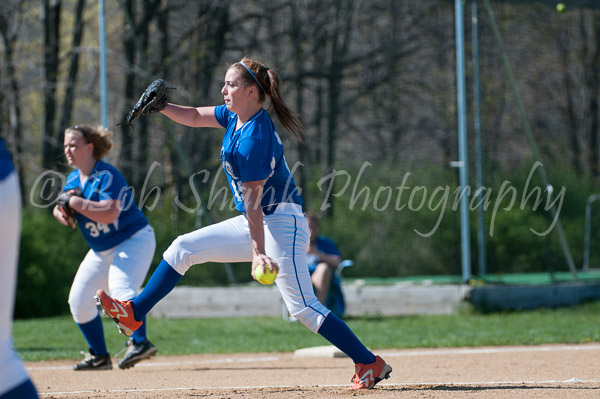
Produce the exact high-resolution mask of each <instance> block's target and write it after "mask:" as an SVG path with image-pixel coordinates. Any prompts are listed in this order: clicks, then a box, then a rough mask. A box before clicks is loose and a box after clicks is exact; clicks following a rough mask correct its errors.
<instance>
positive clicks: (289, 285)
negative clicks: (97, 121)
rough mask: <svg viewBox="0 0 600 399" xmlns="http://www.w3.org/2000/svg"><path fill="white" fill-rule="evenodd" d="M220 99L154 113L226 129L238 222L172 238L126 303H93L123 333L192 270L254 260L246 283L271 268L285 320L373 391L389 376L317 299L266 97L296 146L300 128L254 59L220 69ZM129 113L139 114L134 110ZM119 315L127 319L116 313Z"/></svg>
mask: <svg viewBox="0 0 600 399" xmlns="http://www.w3.org/2000/svg"><path fill="white" fill-rule="evenodd" d="M221 94H222V95H223V97H224V101H225V104H224V105H220V106H213V107H198V108H196V107H190V106H180V105H175V104H167V103H166V102H165V105H164V109H162V110H159V111H160V112H162V113H163V114H164V115H166V116H167V117H169V118H170V119H172V120H173V121H175V122H177V123H180V124H182V125H186V126H191V127H213V128H224V129H225V135H224V136H223V143H222V147H221V154H220V159H221V164H222V166H223V169H224V170H225V173H226V175H227V179H228V181H229V185H230V188H231V190H232V192H233V197H234V200H235V205H236V209H237V210H238V211H240V213H241V215H239V216H236V217H233V218H231V219H228V220H225V221H223V222H220V223H217V224H214V225H211V226H207V227H204V228H202V229H200V230H196V231H193V232H191V233H188V234H185V235H182V236H179V237H178V238H177V239H176V240H175V241H174V242H173V243H172V244H171V246H170V247H169V248H168V249H167V250H166V251H165V253H164V255H163V261H162V262H161V263H160V264H159V266H158V268H157V269H156V271H155V272H154V274H153V275H152V276H151V278H150V280H149V281H148V284H147V285H146V287H145V288H144V290H143V291H142V292H141V293H140V295H138V296H137V297H136V298H135V299H133V300H132V301H128V302H124V301H120V300H116V299H113V298H111V297H110V296H108V295H107V294H106V293H105V292H104V291H102V290H99V291H98V294H97V300H98V303H99V304H101V305H102V307H103V308H104V311H105V312H106V313H107V314H108V316H109V317H111V318H112V319H113V321H115V322H116V323H117V326H118V327H119V329H120V330H121V332H123V333H125V334H126V335H128V334H130V333H132V332H133V331H134V330H136V328H138V326H139V324H140V321H141V320H142V319H143V318H144V317H145V316H146V314H147V313H148V312H149V311H150V309H151V308H152V307H153V306H154V305H155V304H156V303H157V302H159V301H160V300H161V299H162V298H163V297H165V296H166V295H167V294H168V293H169V292H170V291H171V290H172V289H173V288H174V287H175V286H176V285H177V283H178V282H179V281H180V280H181V278H182V276H183V275H184V274H185V272H186V271H187V270H188V269H189V268H190V267H191V266H193V265H196V264H200V263H205V262H250V261H251V262H252V266H251V271H250V272H251V274H252V277H253V278H256V277H255V274H254V273H255V272H254V271H255V268H256V267H265V268H269V269H270V270H278V271H279V274H278V276H277V279H276V280H275V283H276V284H277V287H278V288H279V291H280V293H281V295H282V297H283V300H284V302H285V304H286V306H287V308H288V311H289V312H290V314H291V315H293V316H294V317H295V318H297V319H298V320H300V322H302V323H303V324H304V325H305V326H306V327H308V328H309V329H310V330H311V331H313V332H314V333H318V334H320V335H322V336H323V337H324V338H326V339H327V340H328V341H329V342H331V343H332V344H334V345H335V346H337V347H338V348H339V349H340V350H341V351H343V352H344V353H346V354H347V355H348V356H349V357H350V358H351V359H352V360H353V361H354V363H355V375H354V377H353V378H352V386H351V387H350V388H349V389H366V388H372V387H373V386H374V385H375V384H376V383H378V382H379V381H381V380H382V379H384V378H388V377H389V374H390V372H391V371H392V368H391V367H390V366H389V365H388V364H386V362H385V361H384V360H383V359H382V358H381V357H379V356H375V355H374V354H373V353H372V352H371V351H369V350H368V349H367V348H366V347H365V346H364V345H363V344H362V343H361V341H360V340H359V339H358V338H357V337H356V336H355V335H354V333H353V332H352V331H351V330H350V329H349V328H348V326H347V325H346V324H345V323H344V322H343V321H342V320H340V319H339V318H338V317H336V316H335V315H334V314H333V313H331V312H330V311H329V309H327V308H325V307H324V306H323V305H322V304H321V303H320V302H319V301H318V300H317V298H316V297H315V294H314V290H313V287H312V282H311V279H310V274H309V272H308V265H307V260H306V251H307V250H308V247H309V242H310V232H309V229H308V223H307V221H306V218H305V217H304V214H303V210H302V197H301V196H300V193H299V192H298V189H297V188H296V184H295V183H294V178H293V175H292V173H291V172H290V169H289V168H288V165H287V164H286V161H285V157H284V154H283V145H282V142H281V139H280V138H279V136H278V134H277V131H276V129H275V125H274V124H273V121H272V120H271V117H270V116H269V114H268V113H267V110H265V109H264V108H263V104H264V103H265V100H266V99H267V97H268V98H269V99H270V105H271V106H272V107H273V108H274V109H275V113H276V115H277V118H278V119H279V121H280V122H281V124H282V125H283V127H284V128H286V129H287V130H288V131H289V132H291V133H292V134H293V135H294V136H295V137H296V138H297V139H299V140H300V138H301V134H302V125H301V123H300V121H299V120H298V119H297V117H296V114H295V113H294V112H292V111H291V110H290V109H289V108H288V107H287V105H286V104H285V103H284V102H283V100H282V98H281V92H280V78H279V75H278V74H277V73H276V72H275V71H273V70H272V69H269V68H267V67H265V66H264V65H263V64H261V63H259V62H258V61H255V60H253V59H250V58H244V59H242V61H241V62H236V63H234V64H233V65H231V66H230V67H229V68H228V69H227V72H226V75H225V83H224V86H223V88H222V89H221ZM144 97H145V96H142V98H144ZM136 108H137V109H142V108H141V107H138V106H137V104H136ZM117 307H122V308H124V309H125V312H115V311H114V310H113V309H116V308H117ZM124 313H127V316H125V315H124Z"/></svg>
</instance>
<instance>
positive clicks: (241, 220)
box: [163, 204, 329, 333]
mask: <svg viewBox="0 0 600 399" xmlns="http://www.w3.org/2000/svg"><path fill="white" fill-rule="evenodd" d="M263 225H264V231H265V252H266V254H267V255H268V256H269V257H271V258H272V259H274V260H275V262H277V264H278V265H279V274H278V276H277V279H276V280H275V283H276V284H277V287H278V288H279V292H280V293H281V296H282V298H283V301H284V302H285V305H286V306H287V309H288V311H289V312H290V314H291V315H292V316H294V317H295V318H297V319H298V320H299V321H300V322H302V324H304V325H305V326H306V327H308V328H309V329H310V330H311V331H313V332H315V333H316V332H318V331H319V328H320V327H321V324H323V321H324V320H325V317H327V315H328V314H329V310H328V309H327V308H326V307H324V306H323V305H322V304H321V303H320V302H319V301H318V300H317V298H316V296H315V293H314V290H313V286H312V283H311V280H310V274H309V273H308V265H307V261H306V251H307V249H308V244H309V241H310V232H309V230H308V223H307V222H306V218H305V217H304V214H303V213H302V207H301V206H299V205H296V204H280V205H279V206H278V208H277V209H276V210H275V213H273V214H272V215H268V216H264V217H263ZM163 256H164V259H165V261H167V263H169V265H171V267H173V269H175V270H176V271H177V272H178V273H179V274H181V275H183V274H185V272H187V270H188V269H189V268H190V267H191V266H193V265H196V264H200V263H206V262H218V263H229V262H251V261H252V243H251V240H250V229H249V228H248V220H247V219H246V217H245V216H243V215H240V216H237V217H234V218H231V219H228V220H225V221H223V222H220V223H216V224H213V225H211V226H207V227H204V228H201V229H200V230H196V231H193V232H191V233H188V234H184V235H181V236H179V237H177V239H175V241H173V243H172V244H171V245H170V246H169V248H168V249H167V250H166V251H165V253H164V255H163ZM248 272H250V270H248Z"/></svg>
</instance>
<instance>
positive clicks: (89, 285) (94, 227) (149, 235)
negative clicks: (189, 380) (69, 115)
mask: <svg viewBox="0 0 600 399" xmlns="http://www.w3.org/2000/svg"><path fill="white" fill-rule="evenodd" d="M110 135H111V133H110V132H109V131H107V130H104V129H103V128H101V127H98V128H96V129H93V128H91V127H89V126H74V127H71V128H68V129H66V130H65V138H64V153H65V157H66V158H67V162H68V163H69V165H70V166H73V167H75V168H76V169H75V170H74V171H73V172H71V173H70V174H69V176H68V177H67V183H66V185H65V187H64V189H63V193H62V194H61V195H60V196H59V199H58V201H57V205H56V206H55V207H54V211H53V213H54V216H55V217H56V219H57V220H58V221H59V222H60V223H62V224H64V225H66V226H71V227H74V226H75V225H77V226H79V229H80V231H81V233H82V234H83V237H84V238H85V240H86V241H87V243H88V245H89V246H90V250H89V252H88V253H87V255H86V256H85V258H84V259H83V261H82V262H81V264H80V265H79V268H78V270H77V274H76V275H75V279H74V280H73V284H72V286H71V291H70V293H69V306H70V310H71V314H72V315H73V319H74V321H75V323H77V325H78V326H79V329H80V330H81V332H82V334H83V336H84V337H85V339H86V341H87V343H88V346H89V354H86V357H85V359H84V360H83V361H82V362H80V363H76V364H75V365H74V366H73V368H74V369H75V370H108V369H112V361H111V358H110V355H109V353H108V351H107V348H106V343H105V340H104V331H103V328H102V320H101V318H100V315H99V314H98V310H97V307H96V304H95V302H94V294H95V292H96V290H98V289H103V290H106V291H109V292H110V293H111V294H112V295H113V296H114V297H115V298H119V299H122V300H126V299H131V298H133V297H135V296H136V295H137V293H138V290H139V289H140V287H141V285H142V283H143V282H144V279H145V277H146V274H147V273H148V269H149V267H150V263H151V262H152V258H153V256H154V250H155V248H156V241H155V237H154V230H153V229H152V227H151V226H150V225H149V224H148V220H147V219H146V217H145V216H144V214H143V213H142V211H141V210H140V209H139V208H138V207H137V205H136V204H135V202H134V199H133V194H132V192H131V189H130V188H129V186H128V184H127V182H126V181H125V179H124V178H123V175H122V174H121V173H120V172H119V171H118V170H117V169H116V168H115V167H114V166H112V165H110V164H108V163H106V162H104V161H102V159H103V158H104V157H105V156H106V155H107V154H108V151H109V150H110V148H111V147H112V141H111V139H110ZM126 347H127V351H126V353H125V356H124V357H123V359H121V361H120V362H119V368H122V369H126V368H129V367H132V366H134V365H135V364H136V363H137V362H139V361H140V360H143V359H147V358H149V357H151V356H153V355H154V354H155V353H156V347H154V345H152V343H151V342H150V341H149V340H148V339H147V338H146V329H145V323H143V325H142V328H140V329H139V330H138V331H137V332H136V333H135V334H134V335H133V336H132V337H131V338H130V339H129V340H128V341H127V342H126ZM84 354H85V353H84Z"/></svg>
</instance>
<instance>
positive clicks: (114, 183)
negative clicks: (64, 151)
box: [63, 161, 148, 251]
mask: <svg viewBox="0 0 600 399" xmlns="http://www.w3.org/2000/svg"><path fill="white" fill-rule="evenodd" d="M76 187H79V188H81V189H82V191H83V197H84V198H86V199H88V200H90V201H101V200H105V199H111V200H120V201H121V211H120V212H119V216H117V219H116V220H115V221H114V222H112V223H111V224H104V223H99V222H95V221H93V220H91V219H89V218H87V217H86V216H84V215H82V214H81V213H79V212H76V213H75V219H77V225H78V226H79V229H80V230H81V233H82V234H83V237H84V238H85V240H86V241H87V243H88V245H89V246H90V248H91V249H93V250H94V251H104V250H107V249H110V248H113V247H114V246H116V245H119V244H120V243H122V242H123V241H125V240H126V239H128V238H129V237H131V236H132V235H134V234H135V233H136V232H138V231H139V230H140V229H142V228H143V227H145V226H146V225H148V219H146V216H144V214H143V213H142V211H141V210H140V209H139V208H138V207H137V205H136V204H135V200H134V198H133V193H132V192H131V188H130V187H129V186H128V185H127V182H126V181H125V178H124V177H123V175H122V174H121V172H119V171H118V170H117V168H115V167H114V166H112V165H110V164H108V163H106V162H103V161H98V162H96V165H95V166H94V170H93V171H92V173H91V174H90V176H89V177H88V179H87V181H86V182H85V183H84V184H83V186H82V185H81V179H80V178H79V169H76V170H74V171H73V172H71V173H70V174H69V176H68V177H67V184H66V185H65V188H64V189H63V190H64V191H67V190H70V189H73V188H76Z"/></svg>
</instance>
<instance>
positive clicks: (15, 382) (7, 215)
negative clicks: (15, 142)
mask: <svg viewBox="0 0 600 399" xmlns="http://www.w3.org/2000/svg"><path fill="white" fill-rule="evenodd" d="M20 193H21V191H20V190H19V179H18V177H17V173H16V172H15V170H14V166H13V163H12V159H11V156H10V153H9V152H8V151H7V149H6V145H5V142H4V139H3V138H1V137H0V198H2V206H1V207H0V226H2V228H1V229H0V398H1V399H30V398H37V397H38V394H37V392H36V390H35V387H34V386H33V383H32V382H31V379H29V376H28V375H27V372H26V371H25V368H24V367H23V364H22V363H21V359H19V357H18V356H17V354H16V353H15V351H14V350H13V345H12V319H13V309H14V303H15V290H16V288H17V268H18V264H19V262H18V259H19V243H20V240H21V194H20Z"/></svg>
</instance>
